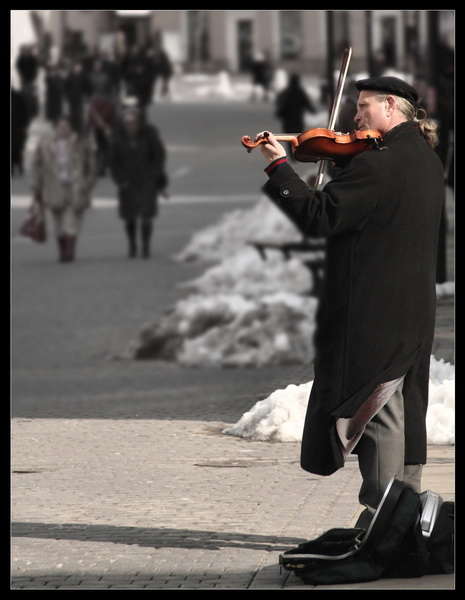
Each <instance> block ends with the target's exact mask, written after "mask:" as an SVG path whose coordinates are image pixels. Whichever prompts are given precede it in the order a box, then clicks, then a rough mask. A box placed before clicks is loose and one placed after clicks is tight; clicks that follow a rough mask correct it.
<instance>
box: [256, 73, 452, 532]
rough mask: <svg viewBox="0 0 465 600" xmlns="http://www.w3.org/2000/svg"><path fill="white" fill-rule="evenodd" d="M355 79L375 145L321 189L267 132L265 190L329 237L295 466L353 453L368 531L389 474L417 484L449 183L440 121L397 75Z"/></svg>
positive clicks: (312, 468) (361, 119)
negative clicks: (440, 148) (378, 139)
mask: <svg viewBox="0 0 465 600" xmlns="http://www.w3.org/2000/svg"><path fill="white" fill-rule="evenodd" d="M356 86H357V89H358V90H359V97H358V103H357V113H356V116H355V118H354V121H355V123H356V124H357V126H358V128H359V129H361V130H367V129H373V130H378V131H379V132H380V133H381V135H382V143H379V144H377V146H373V147H368V149H366V150H364V151H363V152H360V153H359V154H357V155H356V156H354V157H353V158H351V159H349V160H348V161H347V162H346V164H345V165H343V168H342V170H341V172H340V173H339V174H338V175H337V176H336V177H334V179H332V180H331V181H329V182H328V183H327V184H326V185H325V186H324V188H323V189H322V190H321V191H319V190H311V189H309V188H308V186H307V184H306V183H305V182H304V181H303V180H302V179H301V178H300V177H299V176H298V175H297V174H296V172H295V171H294V170H293V168H292V167H291V165H290V164H288V162H287V158H286V151H285V149H284V147H283V146H282V145H281V144H280V143H279V142H278V141H277V140H276V138H275V136H273V134H268V135H267V141H266V143H263V144H261V145H260V151H261V152H262V154H263V156H264V157H265V159H266V160H267V161H268V163H269V164H268V166H267V167H266V169H265V172H266V173H267V175H268V177H269V179H268V181H267V183H266V184H265V186H264V188H263V189H264V191H265V193H266V194H267V195H268V196H269V197H270V199H271V200H272V201H273V202H274V203H275V204H276V205H277V206H278V207H279V208H280V209H281V210H282V211H283V212H284V213H285V214H286V215H287V216H288V217H289V218H290V219H291V220H292V221H293V222H294V223H295V225H296V226H297V227H298V228H299V230H300V231H302V232H303V233H304V234H305V235H308V236H316V237H321V236H325V237H326V238H327V252H326V269H325V281H324V284H323V289H322V291H321V296H320V302H319V309H318V313H317V328H316V333H315V337H314V342H315V351H316V353H315V365H314V366H315V378H314V382H313V386H312V391H311V395H310V399H309V404H308V409H307V416H306V420H305V425H304V431H303V437H302V449H301V466H302V468H303V469H305V470H306V471H309V472H311V473H316V474H319V475H330V474H332V473H334V472H335V471H336V470H337V469H339V468H341V467H342V466H343V465H344V462H345V460H346V458H347V456H348V454H350V453H352V452H353V453H355V454H357V455H358V462H359V468H360V472H361V475H362V480H363V483H362V486H361V489H360V493H359V500H360V503H361V504H362V505H364V506H365V507H366V509H365V510H364V511H363V512H362V514H361V515H360V518H359V520H358V522H357V527H367V525H368V523H369V521H370V519H371V516H372V515H373V512H374V511H375V509H376V507H377V505H378V503H379V501H380V500H381V497H382V495H383V493H384V490H385V489H386V487H387V485H388V483H389V481H390V480H391V478H392V477H394V476H396V477H397V478H398V479H400V480H403V481H404V482H405V483H406V484H407V485H409V486H410V487H411V488H412V489H414V490H415V491H417V492H420V491H421V472H422V466H423V464H425V463H426V460H427V456H426V454H427V436H426V422H425V421H426V411H427V407H428V386H429V365H430V356H431V350H432V343H433V336H434V323H435V302H436V287H435V284H436V277H435V276H436V255H437V246H438V232H439V224H440V219H441V213H442V208H443V203H444V198H445V188H444V174H443V168H442V164H441V161H440V160H439V157H438V156H437V154H436V152H435V151H434V150H433V148H434V146H435V145H436V144H437V141H438V140H437V134H436V126H435V124H434V122H433V121H431V120H429V119H427V118H426V112H425V111H424V110H423V109H421V108H419V107H418V104H417V103H418V95H417V92H416V91H415V89H414V88H413V87H412V86H410V85H409V84H408V83H406V82H405V81H402V80H401V79H398V78H395V77H372V78H369V79H363V80H361V81H358V82H356ZM260 135H263V134H259V136H260ZM259 136H257V138H258V137H259Z"/></svg>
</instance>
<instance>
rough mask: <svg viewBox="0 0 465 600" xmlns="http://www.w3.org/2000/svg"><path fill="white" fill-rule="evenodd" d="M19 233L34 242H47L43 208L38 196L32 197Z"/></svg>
mask: <svg viewBox="0 0 465 600" xmlns="http://www.w3.org/2000/svg"><path fill="white" fill-rule="evenodd" d="M19 232H20V234H21V235H24V236H25V237H28V238H31V240H34V241H35V242H39V243H43V242H45V241H46V240H47V226H46V222H45V214H44V207H43V204H42V201H41V198H40V196H34V198H33V200H32V203H31V206H30V207H29V210H28V215H27V217H26V220H25V221H24V222H23V224H22V225H21V227H20V230H19Z"/></svg>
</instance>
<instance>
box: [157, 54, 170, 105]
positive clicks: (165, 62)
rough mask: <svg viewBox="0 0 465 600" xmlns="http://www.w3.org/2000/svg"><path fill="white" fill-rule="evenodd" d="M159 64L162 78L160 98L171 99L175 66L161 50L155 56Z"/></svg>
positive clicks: (158, 69)
mask: <svg viewBox="0 0 465 600" xmlns="http://www.w3.org/2000/svg"><path fill="white" fill-rule="evenodd" d="M155 61H156V64H157V74H158V76H159V77H160V78H161V86H160V97H161V98H167V97H168V98H169V97H170V96H171V78H172V76H173V65H172V64H171V61H170V57H169V56H168V53H167V52H166V50H164V49H163V48H160V50H159V51H158V53H157V54H156V56H155Z"/></svg>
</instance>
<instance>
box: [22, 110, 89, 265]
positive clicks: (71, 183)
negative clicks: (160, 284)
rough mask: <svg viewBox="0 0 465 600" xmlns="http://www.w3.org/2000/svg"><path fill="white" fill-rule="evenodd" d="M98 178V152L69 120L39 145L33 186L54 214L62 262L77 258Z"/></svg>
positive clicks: (62, 120) (61, 120) (60, 121)
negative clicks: (82, 228) (83, 227)
mask: <svg viewBox="0 0 465 600" xmlns="http://www.w3.org/2000/svg"><path fill="white" fill-rule="evenodd" d="M96 179H97V169H96V160H95V151H94V149H93V148H92V146H91V141H90V140H89V139H88V138H82V137H80V136H78V135H77V134H76V133H75V132H74V131H73V129H72V127H71V122H70V120H69V119H68V118H66V117H60V118H59V119H58V121H57V124H56V127H55V129H54V131H53V133H52V134H46V135H44V136H43V137H42V139H41V140H40V141H39V142H38V144H37V147H36V149H35V151H34V154H33V156H32V160H31V170H30V186H31V189H32V193H33V194H34V195H37V196H39V197H40V198H41V200H42V202H43V203H44V205H45V206H46V207H48V208H49V209H50V211H51V213H52V215H53V219H54V222H55V231H56V238H57V243H58V253H59V260H60V262H70V261H72V260H74V258H75V251H76V243H77V238H78V235H79V233H80V230H81V227H82V220H83V217H84V212H85V210H86V208H88V207H89V205H90V192H91V190H92V187H93V186H94V184H95V181H96Z"/></svg>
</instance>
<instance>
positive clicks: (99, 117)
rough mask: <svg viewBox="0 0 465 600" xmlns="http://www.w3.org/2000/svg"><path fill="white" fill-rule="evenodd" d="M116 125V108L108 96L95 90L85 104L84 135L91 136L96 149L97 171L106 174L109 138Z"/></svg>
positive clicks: (102, 174)
mask: <svg viewBox="0 0 465 600" xmlns="http://www.w3.org/2000/svg"><path fill="white" fill-rule="evenodd" d="M115 126H116V108H115V106H114V105H113V103H112V101H111V99H110V97H109V96H108V95H107V94H106V93H103V92H100V91H97V92H95V93H94V94H92V96H91V97H90V99H89V102H88V106H87V118H86V126H85V132H86V135H90V136H93V137H94V139H95V143H96V149H97V164H98V173H99V175H101V176H104V175H105V174H106V171H107V168H108V153H109V144H110V138H111V135H112V132H113V129H114V128H115Z"/></svg>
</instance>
